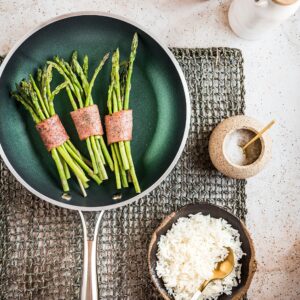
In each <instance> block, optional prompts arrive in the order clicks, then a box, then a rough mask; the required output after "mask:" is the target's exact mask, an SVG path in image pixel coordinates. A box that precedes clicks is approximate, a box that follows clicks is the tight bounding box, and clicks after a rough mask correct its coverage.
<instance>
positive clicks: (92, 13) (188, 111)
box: [0, 11, 191, 211]
mask: <svg viewBox="0 0 300 300" xmlns="http://www.w3.org/2000/svg"><path fill="white" fill-rule="evenodd" d="M79 16H100V17H108V18H112V19H117V20H120V21H123V22H126V23H128V24H130V25H133V26H135V27H137V28H138V29H140V30H142V31H144V32H145V33H146V34H147V35H149V36H150V37H151V38H152V39H153V40H154V41H155V42H157V43H158V44H159V46H160V47H161V48H162V49H163V50H164V52H165V53H166V54H167V55H168V57H169V58H170V60H171V61H172V63H173V65H174V67H175V68H176V71H177V73H178V75H179V77H180V80H181V83H182V86H183V90H184V94H185V103H186V116H185V128H184V133H183V137H182V140H181V144H180V146H179V148H178V151H177V153H176V155H175V157H174V158H173V161H172V163H171V164H170V166H169V167H168V168H167V169H166V170H165V172H164V173H163V174H162V175H161V176H160V177H159V179H158V180H156V181H155V182H154V183H153V184H152V185H151V186H150V187H148V188H147V189H146V190H144V191H143V192H141V193H140V194H137V195H136V196H134V197H132V198H130V199H128V200H125V201H122V202H119V203H116V204H112V205H105V206H95V207H90V206H76V205H72V204H68V203H62V202H60V201H58V200H55V199H52V198H50V197H47V196H45V195H44V194H42V193H40V192H39V191H37V190H36V189H34V188H33V187H32V186H31V185H30V184H28V183H27V182H26V181H25V180H24V179H23V178H22V177H21V176H20V175H19V174H18V172H17V171H16V170H15V169H14V167H13V166H12V164H11V163H10V161H9V159H8V158H7V156H6V154H5V152H4V150H3V148H2V145H1V144H0V156H1V157H2V159H3V161H4V163H5V164H6V166H7V167H8V169H9V170H10V172H11V173H12V174H13V175H14V177H15V178H16V179H17V180H18V181H19V182H20V183H21V184H22V185H23V186H24V187H25V188H26V189H27V190H28V191H30V192H31V193H33V194H34V195H35V196H37V197H39V198H40V199H42V200H44V201H47V202H49V203H51V204H54V205H56V206H60V207H63V208H67V209H71V210H80V211H101V210H110V209H115V208H118V207H122V206H125V205H128V204H131V203H133V202H135V201H137V200H139V199H140V198H142V197H144V196H146V195H148V194H149V193H150V192H151V191H153V190H154V189H155V188H156V187H158V186H159V185H160V183H161V182H162V181H163V180H165V179H166V177H167V176H168V175H169V174H170V172H171V171H172V170H173V168H174V167H175V165H176V163H177V162H178V160H179V158H180V156H181V154H182V152H183V149H184V146H185V144H186V141H187V138H188V133H189V127H190V118H191V104H190V96H189V91H188V86H187V83H186V80H185V77H184V75H183V72H182V70H181V68H180V66H179V63H178V62H177V60H176V59H175V57H174V55H173V53H172V52H171V51H170V50H169V49H168V47H167V46H165V45H164V43H162V42H160V40H159V39H158V38H157V37H155V36H154V35H153V34H152V33H150V32H149V31H148V30H147V29H145V28H144V27H143V26H141V25H139V24H137V23H136V22H135V21H131V20H129V19H127V18H124V17H122V16H118V15H116V14H110V13H104V12H99V11H79V12H74V13H67V14H63V15H60V16H57V17H54V18H51V19H49V20H48V21H46V22H43V23H42V24H40V25H39V26H37V27H35V28H34V29H32V30H30V31H29V32H27V33H26V34H25V35H24V36H23V37H22V38H21V39H19V40H18V42H16V43H15V45H14V46H13V47H12V49H11V50H10V51H9V52H8V54H7V55H6V57H5V59H4V61H3V62H2V65H1V67H0V78H1V76H2V73H3V71H4V69H5V66H6V65H7V63H8V62H9V61H10V58H11V57H12V56H13V54H14V53H15V52H16V50H17V49H18V48H19V47H20V46H21V45H22V44H23V43H24V42H25V41H26V40H27V39H28V38H29V37H30V36H32V35H33V34H34V33H36V32H38V31H39V30H40V29H42V28H44V27H46V26H48V25H50V24H52V23H55V22H57V21H60V20H63V19H68V18H71V17H79Z"/></svg>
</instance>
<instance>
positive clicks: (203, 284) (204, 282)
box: [199, 279, 211, 292]
mask: <svg viewBox="0 0 300 300" xmlns="http://www.w3.org/2000/svg"><path fill="white" fill-rule="evenodd" d="M210 282H211V279H210V280H205V281H203V283H202V284H201V285H200V287H199V291H200V292H203V291H204V289H205V288H206V287H207V285H208V284H209V283H210Z"/></svg>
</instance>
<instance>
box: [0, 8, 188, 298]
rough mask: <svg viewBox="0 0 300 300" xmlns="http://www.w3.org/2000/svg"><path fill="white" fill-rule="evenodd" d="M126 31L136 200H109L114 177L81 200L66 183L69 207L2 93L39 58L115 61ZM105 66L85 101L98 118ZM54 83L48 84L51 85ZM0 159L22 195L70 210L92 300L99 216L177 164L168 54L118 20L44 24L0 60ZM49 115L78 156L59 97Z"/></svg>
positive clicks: (184, 122)
mask: <svg viewBox="0 0 300 300" xmlns="http://www.w3.org/2000/svg"><path fill="white" fill-rule="evenodd" d="M134 32H137V33H138V35H139V48H138V54H137V58H136V61H135V65H134V73H133V78H132V92H131V100H130V106H131V108H133V111H134V129H133V141H132V153H133V158H134V162H135V166H136V171H137V175H138V178H139V181H140V185H141V188H142V193H140V194H136V193H135V192H134V188H133V187H131V188H128V189H126V190H123V191H122V194H121V196H122V199H121V200H118V201H116V200H114V194H115V193H116V189H115V183H114V180H113V178H114V176H113V174H110V177H111V179H110V180H108V181H106V182H105V183H103V184H101V186H100V187H99V186H97V185H95V184H93V183H91V185H90V188H89V189H88V196H87V197H86V198H83V197H82V196H81V195H80V192H79V189H78V187H77V185H76V182H75V181H73V182H70V188H71V191H72V192H71V200H69V201H66V200H64V199H62V198H61V196H62V191H61V189H60V184H59V179H58V175H57V174H56V169H55V165H54V163H53V161H52V159H51V156H50V155H49V154H48V153H47V151H46V150H45V148H44V146H43V144H42V142H41V140H40V138H39V136H38V134H37V132H36V130H35V127H34V124H33V122H32V120H31V117H30V116H29V114H28V113H27V112H25V110H24V109H23V108H22V107H20V106H19V105H18V103H17V102H16V101H14V100H13V99H12V98H11V97H10V95H9V92H10V91H11V90H12V89H14V86H15V83H16V82H19V81H20V80H21V79H23V78H25V77H27V75H28V74H29V73H33V72H35V71H36V69H37V67H38V66H42V65H43V64H44V63H45V62H46V61H47V59H51V58H52V57H53V56H54V55H59V56H61V57H64V58H66V59H68V58H69V57H70V54H71V52H72V51H73V50H78V52H79V54H81V55H84V54H88V56H89V59H90V62H91V64H92V65H91V69H92V70H93V69H94V67H95V66H96V64H97V62H98V61H99V59H100V58H101V57H102V56H103V55H104V53H106V52H111V53H112V51H113V50H115V49H116V48H117V47H119V49H120V53H121V60H122V59H125V58H126V57H127V56H128V55H129V52H130V43H131V39H132V37H133V34H134ZM110 68H111V65H110V63H107V64H106V65H105V67H104V69H103V71H102V72H101V73H100V79H99V78H98V81H97V84H96V85H95V90H94V94H93V98H94V101H95V102H96V103H97V104H98V105H99V107H100V112H101V115H102V118H103V115H104V114H105V113H106V98H107V89H108V81H109V73H110ZM59 80H61V79H60V78H59V76H57V77H54V81H57V83H58V82H59ZM0 99H1V101H0V154H1V156H2V158H3V160H4V162H5V164H6V165H7V167H8V168H9V170H10V171H11V172H12V173H13V175H14V176H15V177H16V178H17V180H18V181H19V182H20V183H21V184H22V185H24V187H25V188H27V189H28V190H29V191H30V192H32V193H33V194H35V195H36V196H38V197H39V198H41V199H43V200H45V201H48V202H50V203H52V204H55V205H58V206H62V207H65V208H68V209H74V210H78V212H79V214H80V216H81V220H82V223H83V232H84V267H83V277H82V291H81V297H82V299H97V298H98V297H97V282H96V281H97V279H96V278H97V277H96V259H95V258H96V239H97V233H98V228H99V225H100V220H101V217H102V216H103V213H104V211H105V210H107V209H113V208H117V207H120V206H123V205H127V204H130V203H131V202H133V201H136V200H138V199H140V198H141V197H143V196H145V195H146V194H148V193H149V192H150V191H152V190H153V189H154V188H155V187H157V186H158V185H159V184H160V182H162V181H163V180H164V179H165V178H166V176H167V175H168V174H169V173H170V171H171V170H172V169H173V167H174V166H175V164H176V162H177V161H178V159H179V157H180V154H181V153H182V150H183V148H184V145H185V142H186V139H187V135H188V129H189V121H190V103H189V95H188V89H187V85H186V82H185V79H184V76H183V74H182V71H181V70H180V67H179V65H178V63H177V61H176V60H175V58H174V56H173V55H172V53H171V52H170V51H169V50H168V48H166V47H164V46H163V45H162V44H161V43H159V42H158V40H157V39H156V38H154V37H153V36H152V35H150V34H149V33H148V32H147V31H146V30H145V29H142V28H141V26H139V25H137V24H135V23H133V22H130V21H128V20H126V19H124V18H121V17H118V16H113V15H107V14H100V13H98V12H84V13H76V14H68V15H64V16H60V17H58V18H55V19H52V20H50V21H49V22H47V23H46V24H43V25H42V26H40V27H38V28H36V29H35V30H33V31H32V32H30V33H29V34H27V35H26V36H25V37H23V38H22V39H21V40H20V41H19V42H18V43H17V44H16V45H15V46H14V47H13V49H12V50H11V51H10V52H9V54H8V55H7V56H6V58H5V60H4V62H3V64H2V66H1V69H0ZM55 108H56V111H57V113H58V114H59V115H60V117H61V119H62V122H63V124H64V125H65V127H66V129H67V132H68V134H69V135H70V136H71V139H72V140H73V141H74V143H75V144H76V146H77V147H78V148H79V150H81V151H82V152H83V153H85V154H86V149H85V148H84V146H83V144H82V143H80V141H79V140H78V137H77V135H76V131H75V128H74V126H73V125H72V122H71V119H70V115H69V112H70V111H71V110H72V108H71V106H70V104H69V103H68V100H67V96H66V94H63V93H62V94H60V95H59V96H58V97H57V98H56V99H55ZM91 212H94V214H97V219H96V220H97V222H96V225H95V228H93V229H94V233H93V234H91V233H90V232H89V228H88V226H87V224H88V223H90V222H86V220H87V215H90V214H91Z"/></svg>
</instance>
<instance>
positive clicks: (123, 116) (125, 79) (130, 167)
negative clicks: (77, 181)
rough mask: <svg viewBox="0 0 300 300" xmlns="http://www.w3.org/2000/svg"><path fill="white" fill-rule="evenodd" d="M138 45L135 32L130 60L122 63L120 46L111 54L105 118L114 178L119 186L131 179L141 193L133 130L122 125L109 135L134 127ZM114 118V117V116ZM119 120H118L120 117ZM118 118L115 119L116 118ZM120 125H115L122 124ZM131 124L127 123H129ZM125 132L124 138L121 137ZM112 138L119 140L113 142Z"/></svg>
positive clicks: (126, 184)
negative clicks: (131, 104) (133, 88)
mask: <svg viewBox="0 0 300 300" xmlns="http://www.w3.org/2000/svg"><path fill="white" fill-rule="evenodd" d="M137 47H138V36H137V34H134V37H133V40H132V44H131V53H130V56H129V60H128V61H127V62H124V63H122V64H121V65H120V62H119V61H120V53H119V49H117V50H116V51H115V52H114V53H113V56H112V70H111V82H110V86H109V90H108V99H107V107H108V113H109V116H106V117H105V124H106V132H107V136H108V143H109V144H110V148H111V152H112V159H113V162H114V170H115V178H116V186H117V189H121V188H122V187H125V188H126V187H128V182H130V181H132V182H133V185H134V188H135V191H136V192H137V193H140V192H141V189H140V186H139V182H138V179H137V176H136V172H135V167H134V163H133V159H132V155H131V145H130V140H131V133H129V134H127V132H126V130H127V128H122V129H123V132H122V133H121V134H120V133H118V137H117V138H116V139H113V138H110V137H109V135H110V130H108V129H109V128H112V130H113V126H112V125H111V123H114V124H113V125H114V126H115V127H122V124H125V126H126V123H127V124H128V123H130V122H131V124H130V127H131V128H130V130H132V111H131V110H129V96H130V90H131V77H132V71H133V63H134V60H135V57H136V51H137ZM113 117H114V118H113ZM118 119H119V120H118ZM114 120H115V121H114ZM119 124H121V125H120V126H116V125H119ZM127 126H128V125H127ZM122 134H123V137H125V136H126V137H125V138H119V137H120V136H121V135H122ZM110 140H112V141H114V140H117V142H110Z"/></svg>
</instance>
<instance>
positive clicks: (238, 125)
mask: <svg viewBox="0 0 300 300" xmlns="http://www.w3.org/2000/svg"><path fill="white" fill-rule="evenodd" d="M262 128H263V125H262V124H260V122H258V121H257V120H256V119H254V118H251V117H249V116H234V117H231V118H228V119H226V120H224V121H223V122H221V123H220V124H219V125H218V126H217V127H216V128H215V129H214V131H213V132H212V134H211V136H210V139H209V155H210V159H211V161H212V163H213V164H214V166H215V167H216V168H217V169H218V170H219V171H220V172H221V173H223V174H225V175H226V176H228V177H232V178H237V179H246V178H249V177H252V176H255V175H257V174H258V173H259V172H261V171H262V170H263V169H264V167H265V166H266V164H267V163H268V162H269V160H270V159H271V153H272V151H271V150H272V141H271V138H270V135H269V133H268V132H266V133H265V134H264V135H263V136H262V137H261V139H260V140H261V145H262V147H261V153H260V155H259V157H258V158H257V160H256V161H254V162H253V163H252V164H250V165H247V166H239V165H236V164H233V163H231V162H230V161H229V160H228V158H227V155H226V153H225V151H224V150H225V149H224V141H225V139H226V137H227V136H228V134H230V133H231V132H233V131H236V130H239V129H249V130H250V131H252V132H254V133H255V134H257V133H258V132H259V131H260V130H261V129H262Z"/></svg>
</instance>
